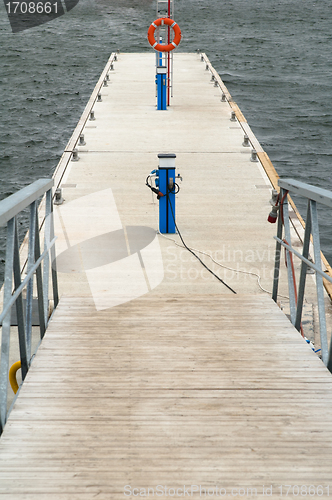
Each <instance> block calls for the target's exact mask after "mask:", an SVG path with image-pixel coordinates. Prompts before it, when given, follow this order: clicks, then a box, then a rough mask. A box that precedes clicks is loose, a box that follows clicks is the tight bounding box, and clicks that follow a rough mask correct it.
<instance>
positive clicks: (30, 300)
mask: <svg viewBox="0 0 332 500" xmlns="http://www.w3.org/2000/svg"><path fill="white" fill-rule="evenodd" d="M36 213H37V202H36V201H34V202H32V203H31V205H30V223H29V243H28V264H27V272H28V273H29V271H30V269H31V268H32V267H33V265H34V255H35V251H34V249H35V238H36ZM32 304H33V275H32V277H31V279H30V280H29V282H28V284H27V302H26V312H27V313H26V325H27V326H26V331H27V351H28V359H29V364H30V359H31V337H32Z"/></svg>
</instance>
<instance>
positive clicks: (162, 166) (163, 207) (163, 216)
mask: <svg viewBox="0 0 332 500" xmlns="http://www.w3.org/2000/svg"><path fill="white" fill-rule="evenodd" d="M158 158H159V190H160V191H161V192H162V193H163V195H164V196H162V197H161V198H160V199H159V231H160V232H161V233H162V234H165V233H173V234H174V233H175V232H176V227H175V220H176V219H175V185H174V183H175V158H176V155H175V154H173V153H170V154H164V153H161V154H158Z"/></svg>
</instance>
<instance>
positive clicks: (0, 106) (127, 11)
mask: <svg viewBox="0 0 332 500" xmlns="http://www.w3.org/2000/svg"><path fill="white" fill-rule="evenodd" d="M155 17H156V5H155V1H151V0H144V1H143V0H137V1H134V0H122V1H121V0H94V1H92V0H81V1H80V3H79V4H78V6H77V7H75V8H74V9H73V10H72V11H70V12H69V13H67V14H66V15H64V16H62V17H60V18H58V19H56V20H54V21H52V22H50V23H47V24H44V25H42V26H40V27H36V28H32V29H29V30H26V31H22V32H20V33H16V34H13V33H12V32H11V28H10V25H9V22H8V19H7V15H6V11H5V7H4V5H3V3H1V5H0V96H1V98H0V118H1V119H0V178H1V183H0V199H2V198H4V197H6V196H8V195H10V194H12V193H14V192H15V191H17V190H18V189H20V188H22V187H24V186H26V185H27V184H29V183H31V182H33V181H34V180H36V179H38V178H40V177H47V176H51V175H52V173H53V171H54V168H55V166H56V165H57V163H58V160H59V158H60V156H61V154H62V151H63V149H64V147H65V145H66V143H67V141H68V139H69V138H70V136H71V134H72V131H73V129H74V127H75V125H76V123H77V121H78V119H79V117H80V115H81V113H82V111H83V109H84V107H85V104H86V102H87V100H88V98H89V96H90V94H91V92H92V89H93V88H94V86H95V83H96V81H97V79H98V78H99V76H100V73H101V71H102V69H103V68H104V65H105V64H106V61H107V59H108V57H109V55H110V53H111V52H113V51H115V50H116V49H120V51H122V52H136V51H137V52H141V51H150V50H152V49H151V48H150V46H149V45H148V42H147V40H146V33H147V29H148V27H149V25H150V23H151V22H152V21H153V20H154V19H155ZM174 17H175V19H176V21H177V22H178V23H179V24H180V26H181V30H182V34H183V39H182V42H181V48H180V50H181V51H182V52H192V51H195V50H196V49H197V48H199V49H201V50H202V51H203V52H206V54H207V55H208V57H209V58H210V60H211V62H212V64H213V65H214V66H215V68H216V69H217V71H218V72H219V73H220V75H221V77H222V79H223V80H224V82H225V83H226V85H227V87H228V89H229V91H230V92H231V94H232V96H233V99H234V100H235V101H236V102H237V103H238V104H239V106H240V108H241V110H242V111H243V113H244V115H245V116H246V118H247V120H248V122H249V124H250V126H251V127H252V129H253V130H254V132H255V134H256V136H257V138H258V139H259V141H260V142H261V144H262V145H263V147H264V148H265V150H266V151H267V153H268V154H269V156H270V158H271V160H272V162H273V164H274V166H275V167H276V169H277V171H278V173H279V175H281V176H287V177H293V178H295V179H298V180H302V181H305V182H308V183H311V184H315V185H318V186H321V187H324V188H327V189H331V190H332V176H331V160H332V146H331V143H332V142H331V136H332V100H331V85H332V22H331V19H332V3H331V0H319V1H317V2H315V1H312V0H273V1H272V0H223V1H220V0H175V16H174ZM296 201H297V204H298V206H299V208H300V210H301V212H302V213H304V214H305V208H304V204H303V203H302V202H301V201H300V200H296ZM320 216H321V226H320V229H321V240H322V246H323V250H324V252H325V254H326V256H327V257H328V258H329V260H330V261H331V262H332V221H331V211H330V210H326V211H325V210H324V211H321V213H320ZM25 229H26V226H25V223H24V221H23V224H22V229H21V232H22V233H23V232H24V231H25ZM3 234H4V233H3V230H2V233H1V235H0V258H1V259H3V256H4V238H3Z"/></svg>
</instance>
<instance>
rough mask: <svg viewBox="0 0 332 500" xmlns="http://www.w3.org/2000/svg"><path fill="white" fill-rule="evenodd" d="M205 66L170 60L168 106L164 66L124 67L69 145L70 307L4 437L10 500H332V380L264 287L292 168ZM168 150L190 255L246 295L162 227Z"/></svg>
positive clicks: (2, 480) (63, 215) (145, 58)
mask: <svg viewBox="0 0 332 500" xmlns="http://www.w3.org/2000/svg"><path fill="white" fill-rule="evenodd" d="M207 61H208V60H207V58H206V57H205V58H203V60H201V56H200V55H198V54H178V53H176V54H175V58H174V98H173V99H172V106H171V107H170V108H169V109H168V110H167V111H159V112H157V111H156V108H155V83H154V78H155V75H154V72H155V67H154V63H155V55H154V54H153V53H145V54H119V55H118V57H117V61H114V58H113V59H112V61H109V63H108V67H107V68H106V69H105V70H104V72H103V74H102V76H101V80H100V85H99V87H98V88H97V87H96V89H95V91H94V94H93V96H92V98H91V100H90V101H89V105H88V106H87V108H86V110H85V112H84V113H83V116H82V118H81V120H80V122H79V124H78V126H77V129H76V130H75V133H74V135H73V138H72V139H71V140H70V141H69V143H68V146H67V148H66V151H65V152H64V155H63V157H62V158H61V161H60V163H59V165H58V167H57V169H56V172H55V175H54V179H55V186H56V187H60V188H61V189H62V195H63V198H64V203H63V204H61V205H58V206H56V207H55V234H56V236H57V241H56V250H57V266H58V279H59V287H60V295H61V298H60V303H59V305H58V307H57V309H56V310H55V312H54V315H53V317H52V319H51V322H50V326H49V328H48V330H47V332H46V336H45V338H44V340H43V342H42V344H41V347H40V348H39V350H38V352H37V354H36V356H35V358H34V360H33V362H32V365H31V368H30V370H29V372H28V375H27V378H26V380H25V382H24V384H23V386H22V387H21V389H20V392H19V395H18V398H17V400H16V401H15V404H14V407H13V410H12V412H11V414H10V416H9V420H8V422H7V424H6V426H5V430H4V433H3V435H2V436H1V439H0V500H90V499H91V500H92V499H95V498H96V499H97V500H111V499H112V500H117V499H120V498H121V499H123V498H126V497H134V496H135V497H136V496H139V497H144V496H146V497H152V498H153V497H154V498H157V497H166V496H171V497H181V496H183V497H185V496H189V497H195V498H201V497H204V498H207V497H208V496H210V497H212V498H213V497H214V496H215V497H217V498H219V497H232V496H234V497H241V496H242V497H243V496H244V497H250V498H259V499H263V498H264V499H266V497H269V496H273V497H275V498H284V497H285V496H288V497H294V496H298V497H304V496H306V497H307V498H309V497H315V498H316V497H320V498H328V497H329V496H331V495H332V481H331V478H332V439H331V436H332V378H331V374H330V373H329V372H328V371H327V369H326V368H325V367H324V365H323V363H322V361H321V360H320V359H319V358H318V356H317V355H316V354H315V353H314V352H313V351H312V350H311V348H310V346H309V345H308V344H307V343H306V342H305V340H304V339H303V338H302V337H301V335H300V333H299V332H298V331H297V330H295V328H294V327H293V326H292V325H291V323H290V321H289V320H288V318H287V316H286V315H285V314H284V312H283V311H282V310H281V309H280V308H279V307H278V305H277V304H276V303H274V302H273V301H272V300H271V298H270V296H269V294H268V293H266V291H264V290H263V288H265V290H268V291H269V290H271V289H272V276H273V267H274V248H275V242H274V240H273V236H274V235H275V233H276V228H275V226H273V225H271V224H269V223H268V222H267V216H268V213H269V211H270V209H271V207H270V204H269V199H270V196H271V187H272V184H273V183H275V182H276V179H277V174H276V173H275V171H274V169H273V167H272V164H271V162H270V161H269V159H268V157H267V155H266V153H265V152H264V150H263V148H262V147H261V146H260V144H259V142H258V141H257V139H256V138H255V136H254V135H253V133H252V131H251V130H250V127H249V125H248V124H247V122H246V121H245V118H244V117H243V115H242V113H241V112H240V110H239V109H238V108H237V106H236V104H235V103H234V102H233V101H232V99H231V96H230V95H229V93H228V91H227V89H226V88H225V87H224V84H223V83H222V82H221V80H220V77H219V76H218V75H217V74H216V72H214V73H213V71H214V70H213V68H212V67H210V66H209V65H208V64H207ZM111 62H112V64H113V62H114V69H111ZM207 66H208V69H209V68H210V70H207V69H206V67H207ZM107 73H109V81H108V83H107V80H106V84H107V86H104V85H103V81H104V79H105V78H106V74H107ZM211 74H213V75H215V78H214V80H211ZM216 81H217V86H216V85H215V82H216ZM101 85H103V86H101ZM221 91H222V92H223V93H224V94H225V95H226V97H227V100H226V101H225V100H222V99H221ZM98 93H101V100H97V95H98ZM234 110H235V111H236V116H237V119H236V121H233V120H234V118H232V120H231V119H230V118H231V111H234ZM91 111H94V118H95V119H91V114H90V113H91ZM81 133H84V141H85V142H86V144H85V145H84V144H81V145H79V144H78V140H79V136H80V134H81ZM244 133H246V134H247V135H248V136H249V139H250V144H251V147H249V148H248V147H247V146H245V145H244V144H243V140H244V138H243V135H244ZM75 146H77V147H78V156H79V160H78V161H76V162H75V161H72V152H73V149H74V147H75ZM252 147H255V149H256V151H257V153H258V156H259V159H260V161H258V162H255V161H251V149H252ZM158 153H175V154H176V155H177V157H176V168H177V170H176V172H177V173H180V174H181V176H183V183H182V184H181V191H180V193H179V194H178V195H177V198H176V203H177V223H178V225H179V228H180V230H181V232H182V235H183V237H184V239H185V241H186V243H187V244H188V245H189V246H190V247H193V248H195V249H198V250H202V251H205V252H207V253H208V254H210V255H211V256H212V257H213V258H214V259H215V261H217V262H219V264H221V266H222V267H220V266H219V265H217V264H216V263H215V262H213V261H212V260H211V259H209V257H207V256H206V255H203V254H199V255H200V257H201V258H202V259H203V260H204V262H205V263H206V265H208V266H209V267H211V268H212V269H213V271H214V272H215V273H218V274H219V275H220V277H221V278H222V279H224V280H225V281H226V282H227V283H228V284H229V285H230V286H231V287H232V288H233V289H234V290H235V291H236V292H237V295H233V294H232V293H231V291H230V290H229V289H227V288H226V287H224V286H223V284H222V283H220V281H218V280H217V279H216V278H215V277H213V276H212V275H211V274H209V273H208V272H207V271H206V270H205V269H204V268H203V267H202V266H201V264H200V263H199V262H198V261H197V260H195V259H194V258H192V256H191V255H190V253H189V252H188V251H187V250H186V249H185V248H183V246H181V242H180V240H179V236H178V235H168V236H167V238H170V239H171V241H170V240H169V239H166V238H165V237H162V236H160V235H158V234H157V227H158V222H157V220H158V214H157V210H158V207H157V200H155V199H153V198H151V192H150V190H148V189H147V188H146V186H145V179H146V177H147V175H148V174H149V173H150V172H151V170H153V169H155V168H157V167H158V157H157V155H158ZM291 219H292V223H293V227H294V230H293V233H292V237H294V238H295V237H297V234H296V232H297V228H296V224H295V222H296V221H295V219H296V214H295V212H292V213H291ZM172 240H173V241H172ZM174 240H175V242H174ZM175 243H177V244H175ZM24 251H25V250H24V248H23V249H22V254H23V255H24ZM281 274H282V277H281V285H280V293H281V294H282V295H283V296H285V295H286V296H287V278H286V271H285V269H284V267H282V271H281ZM258 276H259V277H260V286H259V284H258V281H257V277H258ZM310 283H311V282H310ZM262 287H263V288H262ZM313 287H314V281H313V280H312V283H311V289H310V284H309V287H308V294H307V296H306V298H307V301H309V303H310V300H311V296H312V294H311V291H312V289H313ZM310 294H311V295H310ZM281 300H282V302H283V304H284V305H285V304H286V306H287V298H285V297H281ZM15 361H16V360H15ZM287 485H288V486H287ZM157 487H158V488H159V489H158V490H157ZM216 488H218V490H217V489H216ZM287 488H289V489H287ZM329 488H330V489H329ZM218 492H219V493H218Z"/></svg>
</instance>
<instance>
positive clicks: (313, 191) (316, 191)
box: [272, 179, 332, 372]
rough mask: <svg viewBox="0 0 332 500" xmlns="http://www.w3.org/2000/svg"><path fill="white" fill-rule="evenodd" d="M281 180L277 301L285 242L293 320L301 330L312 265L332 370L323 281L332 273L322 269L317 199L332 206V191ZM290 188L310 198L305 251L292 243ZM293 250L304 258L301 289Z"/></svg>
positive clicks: (325, 358)
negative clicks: (311, 252)
mask: <svg viewBox="0 0 332 500" xmlns="http://www.w3.org/2000/svg"><path fill="white" fill-rule="evenodd" d="M278 184H279V186H280V195H279V198H280V209H279V216H278V229H277V236H276V237H274V238H275V240H276V241H277V243H276V255H275V267H274V278H273V291H272V298H273V300H274V301H275V302H276V301H277V295H278V284H279V271H280V253H281V246H283V247H284V248H285V249H286V264H287V274H288V289H289V302H290V317H291V322H292V323H293V325H294V326H295V328H296V329H297V330H298V331H300V329H301V318H302V310H303V301H304V291H305V285H306V277H307V269H308V267H310V268H311V269H313V270H314V271H315V274H316V291H317V304H318V317H319V329H320V341H321V349H322V360H323V362H324V364H325V365H326V366H327V368H328V369H329V370H330V372H332V348H331V345H330V352H329V348H328V339H327V326H326V315H325V301H324V284H323V278H325V279H326V280H328V281H329V282H330V283H332V277H331V276H330V275H329V274H326V273H325V272H324V271H323V270H322V265H321V249H320V238H319V226H318V214H317V203H321V204H323V205H325V206H327V207H331V208H332V192H331V191H327V190H326V189H321V188H318V187H315V186H311V185H310V184H305V183H304V182H299V181H296V180H293V179H279V181H278ZM288 192H292V193H295V194H296V195H299V196H302V197H304V198H307V200H308V203H307V217H306V223H305V232H304V240H303V250H302V255H301V254H300V253H299V252H297V251H296V250H295V249H294V248H293V247H292V246H291V232H290V231H291V228H290V220H289V213H288V201H287V195H288ZM283 226H284V228H285V237H284V238H283V237H282V233H283ZM311 238H312V243H313V254H314V255H313V257H314V262H312V261H311V260H309V246H310V241H311ZM291 254H294V255H296V256H297V257H298V258H299V259H301V261H302V264H301V274H300V280H299V284H298V290H296V286H295V283H296V281H295V276H294V269H293V266H292V261H291ZM296 293H297V300H296Z"/></svg>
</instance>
